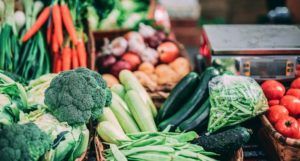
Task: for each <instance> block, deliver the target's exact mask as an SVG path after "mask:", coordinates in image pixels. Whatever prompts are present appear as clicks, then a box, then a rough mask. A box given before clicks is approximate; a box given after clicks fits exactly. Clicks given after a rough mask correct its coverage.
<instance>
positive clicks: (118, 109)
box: [109, 92, 140, 133]
mask: <svg viewBox="0 0 300 161" xmlns="http://www.w3.org/2000/svg"><path fill="white" fill-rule="evenodd" d="M111 93H112V100H111V105H110V106H109V108H110V109H111V110H112V112H113V113H114V114H115V116H116V117H117V120H118V121H119V123H120V125H121V127H122V129H123V130H124V131H125V133H137V132H140V129H139V127H138V126H137V124H136V122H135V121H134V119H133V117H132V115H131V113H130V112H129V110H128V107H127V105H126V103H125V102H124V101H123V100H122V99H121V98H120V97H119V96H118V95H117V94H115V93H114V92H111Z"/></svg>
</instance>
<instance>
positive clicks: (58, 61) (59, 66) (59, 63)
mask: <svg viewBox="0 0 300 161" xmlns="http://www.w3.org/2000/svg"><path fill="white" fill-rule="evenodd" d="M55 71H56V73H59V72H61V71H62V59H61V55H60V54H58V53H57V59H56V70H55Z"/></svg>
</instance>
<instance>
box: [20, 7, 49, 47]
mask: <svg viewBox="0 0 300 161" xmlns="http://www.w3.org/2000/svg"><path fill="white" fill-rule="evenodd" d="M49 16H50V7H46V8H45V9H44V10H43V11H42V13H41V14H40V16H39V17H38V19H37V20H36V22H35V23H34V24H33V26H32V27H31V29H29V30H28V31H27V32H26V34H25V35H24V37H23V39H22V41H23V42H26V41H27V40H29V39H30V38H31V37H32V36H33V35H34V34H35V33H36V32H37V31H38V30H39V29H40V28H41V27H42V26H43V24H44V23H45V22H46V21H47V19H48V18H49Z"/></svg>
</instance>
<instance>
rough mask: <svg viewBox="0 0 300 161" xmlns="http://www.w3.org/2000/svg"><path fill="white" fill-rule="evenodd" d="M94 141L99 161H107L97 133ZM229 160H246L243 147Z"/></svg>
mask: <svg viewBox="0 0 300 161" xmlns="http://www.w3.org/2000/svg"><path fill="white" fill-rule="evenodd" d="M94 143H95V150H96V158H97V161H105V158H104V156H103V151H104V146H103V144H102V142H101V140H100V138H99V137H97V134H96V135H95V139H94ZM229 160H230V161H243V160H244V153H243V149H242V148H240V149H239V150H237V151H236V152H235V153H234V155H233V157H232V158H231V159H229Z"/></svg>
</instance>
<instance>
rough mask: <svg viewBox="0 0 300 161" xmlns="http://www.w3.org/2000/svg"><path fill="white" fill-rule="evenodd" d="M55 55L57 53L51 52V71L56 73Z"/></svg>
mask: <svg viewBox="0 0 300 161" xmlns="http://www.w3.org/2000/svg"><path fill="white" fill-rule="evenodd" d="M57 56H58V53H53V56H52V72H53V73H56V63H57Z"/></svg>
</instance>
